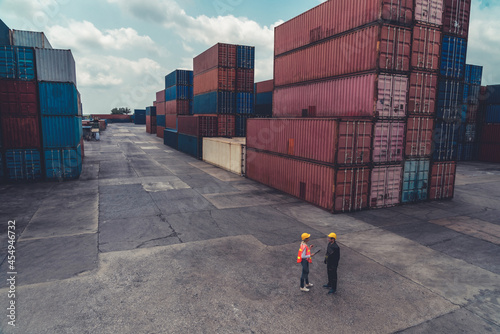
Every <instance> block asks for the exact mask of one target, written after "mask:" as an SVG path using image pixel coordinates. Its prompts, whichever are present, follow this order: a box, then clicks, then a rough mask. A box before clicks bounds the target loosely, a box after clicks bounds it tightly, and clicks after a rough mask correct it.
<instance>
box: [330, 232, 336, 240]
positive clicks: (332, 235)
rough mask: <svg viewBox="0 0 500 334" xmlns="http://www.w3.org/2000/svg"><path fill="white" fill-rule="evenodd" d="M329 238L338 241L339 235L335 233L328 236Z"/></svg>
mask: <svg viewBox="0 0 500 334" xmlns="http://www.w3.org/2000/svg"><path fill="white" fill-rule="evenodd" d="M328 238H335V240H337V235H336V234H335V233H330V234H328Z"/></svg>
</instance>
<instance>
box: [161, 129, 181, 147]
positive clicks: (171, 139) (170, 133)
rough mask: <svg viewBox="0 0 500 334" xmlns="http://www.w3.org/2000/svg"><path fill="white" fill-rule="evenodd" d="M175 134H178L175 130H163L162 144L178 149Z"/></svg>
mask: <svg viewBox="0 0 500 334" xmlns="http://www.w3.org/2000/svg"><path fill="white" fill-rule="evenodd" d="M177 135H178V133H177V131H176V130H173V129H165V130H164V131H163V144H165V145H166V146H169V147H172V148H174V149H176V150H177V149H178V145H177Z"/></svg>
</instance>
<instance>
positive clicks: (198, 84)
mask: <svg viewBox="0 0 500 334" xmlns="http://www.w3.org/2000/svg"><path fill="white" fill-rule="evenodd" d="M193 80H194V84H193V93H194V95H199V94H203V93H207V92H212V91H216V90H226V91H231V92H234V91H235V90H236V69H234V68H214V69H213V70H210V71H207V72H205V73H203V74H200V75H197V76H195V77H194V79H193Z"/></svg>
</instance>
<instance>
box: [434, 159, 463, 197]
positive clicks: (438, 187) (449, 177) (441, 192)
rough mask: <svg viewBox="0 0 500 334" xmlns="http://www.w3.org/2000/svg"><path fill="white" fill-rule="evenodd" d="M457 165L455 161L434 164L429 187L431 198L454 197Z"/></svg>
mask: <svg viewBox="0 0 500 334" xmlns="http://www.w3.org/2000/svg"><path fill="white" fill-rule="evenodd" d="M456 167H457V166H456V163H455V162H442V163H435V164H433V165H432V168H431V172H430V188H429V198H430V199H431V200H433V199H434V200H439V199H446V198H453V195H454V192H455V174H456Z"/></svg>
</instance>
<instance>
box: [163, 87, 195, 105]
mask: <svg viewBox="0 0 500 334" xmlns="http://www.w3.org/2000/svg"><path fill="white" fill-rule="evenodd" d="M192 99H193V86H172V87H169V88H167V89H165V101H167V102H168V101H172V100H192Z"/></svg>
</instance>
